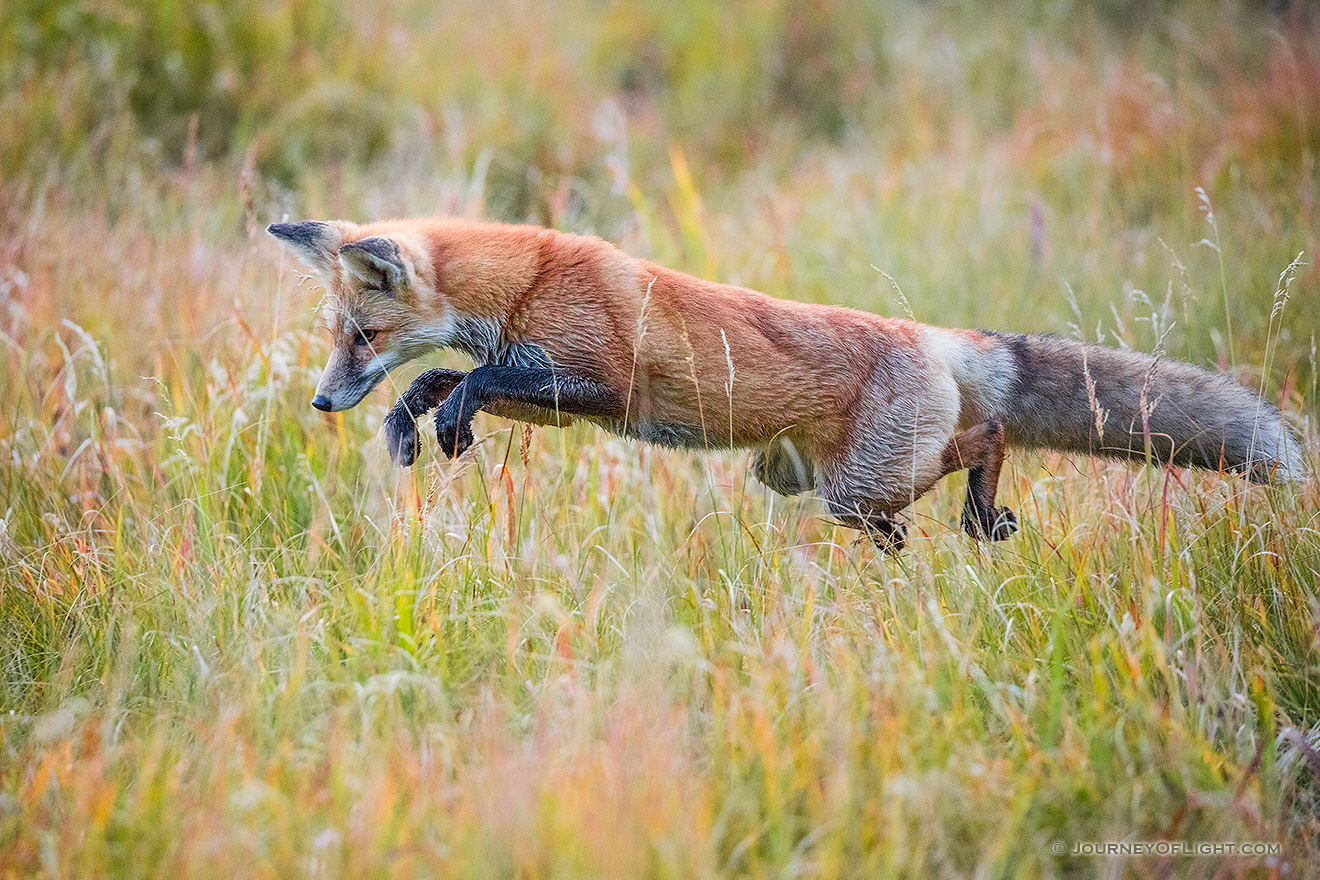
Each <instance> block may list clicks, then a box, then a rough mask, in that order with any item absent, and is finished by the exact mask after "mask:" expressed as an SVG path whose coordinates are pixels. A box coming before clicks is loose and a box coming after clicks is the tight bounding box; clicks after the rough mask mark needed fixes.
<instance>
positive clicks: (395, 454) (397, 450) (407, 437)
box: [382, 406, 419, 467]
mask: <svg viewBox="0 0 1320 880" xmlns="http://www.w3.org/2000/svg"><path fill="white" fill-rule="evenodd" d="M382 430H383V431H384V433H385V448H386V449H388V450H389V453H390V461H392V462H394V464H395V465H397V466H398V467H408V466H410V465H411V464H412V463H413V462H414V461H416V460H417V452H418V449H419V444H418V442H417V420H416V419H414V418H413V417H412V416H411V415H410V414H409V413H408V410H407V408H405V407H403V406H395V407H394V409H392V410H390V411H389V414H388V415H386V416H385V424H384V426H383V428H382Z"/></svg>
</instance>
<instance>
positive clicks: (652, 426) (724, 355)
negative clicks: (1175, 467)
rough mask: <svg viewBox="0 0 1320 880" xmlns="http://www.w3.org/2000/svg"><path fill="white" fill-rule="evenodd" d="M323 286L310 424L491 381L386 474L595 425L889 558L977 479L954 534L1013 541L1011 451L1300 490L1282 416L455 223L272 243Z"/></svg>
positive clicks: (1143, 375)
mask: <svg viewBox="0 0 1320 880" xmlns="http://www.w3.org/2000/svg"><path fill="white" fill-rule="evenodd" d="M268 231H269V232H270V234H271V235H273V236H275V237H276V238H277V239H278V240H279V241H280V242H281V243H282V244H283V245H284V246H286V247H287V248H289V249H290V250H291V251H292V252H293V253H294V254H296V255H297V256H298V258H299V259H301V260H302V262H303V263H305V264H306V265H307V266H308V267H309V268H310V269H311V270H312V271H313V272H314V273H315V275H316V276H317V277H318V278H319V280H320V281H321V282H322V283H323V284H324V285H325V288H326V290H327V296H326V297H325V299H324V300H323V303H322V313H323V316H324V318H325V320H326V322H327V323H328V325H329V327H330V331H331V333H332V335H333V348H332V352H331V355H330V359H329V362H328V363H327V364H326V367H325V372H324V373H323V374H322V375H321V379H320V381H319V382H318V383H317V386H316V396H315V397H314V398H313V399H312V405H313V406H314V407H316V408H317V409H320V410H324V411H326V412H335V411H338V410H344V409H348V408H350V407H352V406H355V405H356V404H357V403H358V402H359V401H361V400H362V398H363V397H365V396H366V394H367V392H369V391H370V390H371V389H372V388H373V387H375V386H376V384H377V383H378V382H380V381H381V379H383V378H384V377H385V375H386V374H387V373H388V372H389V371H391V370H393V369H394V368H396V367H398V366H400V365H401V364H403V363H405V362H407V361H410V360H412V359H413V358H416V357H420V356H421V355H424V354H427V353H428V352H431V351H433V350H435V349H437V348H454V349H458V350H459V351H461V352H463V353H465V354H467V355H469V356H470V357H471V358H472V360H473V361H474V362H475V363H476V364H477V366H476V367H475V368H474V369H473V370H472V371H471V372H469V373H461V372H455V371H452V370H430V371H428V372H426V373H424V374H422V375H421V376H420V377H419V378H418V379H417V380H416V381H415V382H413V384H412V386H411V387H410V388H409V389H408V390H407V392H405V393H404V394H403V395H402V396H401V397H400V398H399V400H398V402H397V403H396V404H395V406H394V408H393V409H392V410H391V411H390V413H389V415H388V416H387V417H386V420H385V438H386V442H387V445H388V448H389V451H390V455H391V457H392V458H393V459H394V461H395V462H396V463H398V464H400V465H404V466H407V465H410V464H412V463H413V461H414V459H415V458H416V456H417V450H418V443H417V432H416V424H415V419H416V418H417V417H418V416H420V415H423V414H424V413H426V412H427V411H429V410H431V409H432V408H436V407H438V408H437V409H436V414H435V427H436V433H437V435H438V437H439V440H440V448H441V450H442V451H444V453H445V454H446V455H450V456H454V455H458V454H459V453H461V452H463V451H464V450H465V449H467V448H468V447H469V446H470V445H471V444H472V440H473V437H472V419H473V416H474V415H475V414H476V412H477V411H478V410H485V411H487V412H490V413H494V414H495V415H499V416H506V417H508V418H513V419H518V420H522V421H527V422H533V423H535V424H540V425H566V424H568V423H570V422H571V421H573V420H576V419H582V420H585V421H589V422H592V423H594V424H596V425H599V426H601V427H602V428H605V429H606V430H608V431H611V432H614V433H616V434H621V435H623V436H626V437H632V438H635V439H638V440H645V441H648V442H651V443H658V444H662V445H665V446H673V447H687V448H710V447H728V446H737V447H749V448H751V449H754V450H755V460H754V465H753V466H754V470H755V473H756V476H757V478H758V479H760V480H761V482H763V483H765V484H766V485H767V486H769V487H770V488H771V489H773V490H774V491H776V492H778V493H780V494H783V495H797V494H800V493H804V492H807V491H812V490H814V491H815V492H816V493H817V494H818V495H819V496H820V497H821V498H822V499H823V500H824V502H825V504H826V506H827V507H828V509H829V511H830V513H831V514H833V515H834V516H835V517H836V518H837V519H838V520H839V521H840V522H841V523H843V524H845V525H847V526H850V527H852V528H857V529H861V530H864V531H865V532H866V533H867V534H868V535H870V536H871V538H872V539H873V540H875V542H876V543H877V544H878V545H880V546H881V547H883V548H885V549H887V550H890V551H893V552H897V551H898V550H899V549H901V547H902V546H903V542H904V538H905V536H906V526H905V525H904V524H903V523H902V522H901V521H900V520H899V519H898V514H899V513H900V511H902V510H903V509H904V508H905V507H907V506H908V505H910V504H911V503H912V502H913V501H914V500H915V499H916V498H917V497H919V496H921V495H922V494H924V493H925V492H926V491H927V490H929V489H930V488H931V487H932V486H933V485H934V484H935V483H936V482H937V481H938V480H939V479H941V478H942V477H944V476H946V475H948V474H950V473H952V472H954V471H958V470H962V469H964V468H966V469H968V471H969V477H968V483H967V498H966V503H965V505H964V507H963V511H962V525H963V528H965V529H966V530H967V532H968V533H969V534H971V535H972V536H974V537H977V538H990V539H996V540H997V539H1002V538H1006V537H1008V536H1009V535H1010V534H1012V533H1013V532H1014V531H1016V529H1017V520H1016V518H1015V516H1014V515H1013V513H1012V511H1010V510H1008V509H1007V508H1004V507H996V506H995V491H996V484H997V483H998V480H999V471H1000V467H1001V465H1002V464H1003V460H1004V448H1005V446H1006V445H1008V446H1020V447H1044V448H1050V449H1057V450H1063V451H1068V452H1084V453H1089V454H1093V455H1107V456H1116V457H1121V458H1132V459H1142V460H1147V459H1148V458H1149V459H1151V460H1154V461H1157V462H1160V463H1163V464H1170V463H1172V464H1179V465H1193V466H1196V467H1202V468H1208V469H1211V470H1219V471H1229V472H1234V473H1238V474H1243V475H1245V476H1247V477H1248V478H1250V479H1252V480H1255V481H1259V482H1264V481H1267V480H1269V479H1271V478H1274V477H1281V478H1286V479H1297V478H1300V477H1301V476H1302V475H1303V473H1304V471H1305V464H1304V462H1303V458H1302V451H1301V446H1300V443H1299V442H1298V441H1297V440H1296V439H1295V438H1294V437H1292V436H1291V435H1290V434H1289V432H1288V430H1287V428H1286V427H1285V425H1284V422H1283V417H1282V415H1281V413H1280V411H1279V410H1278V409H1277V408H1276V407H1274V406H1273V405H1271V404H1270V403H1267V402H1266V401H1264V400H1263V399H1261V398H1260V397H1259V396H1258V395H1257V394H1255V393H1254V392H1252V391H1250V390H1248V389H1247V388H1244V387H1243V386H1241V385H1239V384H1238V383H1236V382H1234V381H1233V380H1232V379H1231V378H1229V377H1227V376H1224V375H1217V374H1214V373H1210V372H1208V371H1206V370H1203V369H1200V368H1198V367H1194V366H1191V365H1189V364H1185V363H1180V362H1177V361H1170V360H1162V359H1156V358H1154V357H1152V356H1150V355H1146V354H1140V353H1137V352H1133V351H1119V350H1116V349H1111V348H1105V347H1103V346H1098V345H1086V344H1082V343H1079V342H1073V341H1068V340H1064V339H1059V338H1055V337H1051V336H1024V335H1018V334H1012V333H999V332H993V331H977V330H946V329H942V328H938V327H930V326H926V325H924V324H918V323H915V322H912V321H903V320H895V319H892V318H882V317H878V316H876V315H872V314H868V313H866V312H861V311H857V310H854V309H849V308H843V307H841V306H824V305H808V304H804V303H798V302H791V301H786V300H779V299H774V298H772V297H769V296H766V295H765V294H762V293H758V292H756V291H752V290H746V289H744V288H740V287H734V286H731V285H728V284H716V283H714V282H711V281H704V280H702V279H700V278H695V277H693V276H691V275H685V274H683V273H681V272H676V271H673V270H671V269H666V268H665V267H663V266H659V265H656V264H655V263H651V262H648V261H646V260H640V259H636V258H634V257H631V256H629V255H628V254H626V253H624V252H623V251H621V250H619V249H618V248H616V247H614V246H613V245H611V244H609V243H607V242H605V241H602V240H600V239H598V238H588V237H583V236H579V235H570V234H567V233H563V232H557V231H554V230H551V229H543V228H539V227H534V226H512V225H504V224H496V223H477V222H471V221H467V220H459V219H425V220H420V219H419V220H398V221H387V222H381V223H372V224H369V225H365V226H358V225H356V224H354V223H350V222H346V221H333V222H313V221H309V222H303V223H277V224H275V225H272V226H270V227H269V229H268Z"/></svg>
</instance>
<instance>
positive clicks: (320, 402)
mask: <svg viewBox="0 0 1320 880" xmlns="http://www.w3.org/2000/svg"><path fill="white" fill-rule="evenodd" d="M312 406H314V407H316V408H317V409H319V410H320V411H321V412H330V398H328V397H326V396H325V395H324V394H318V395H316V396H315V397H313V398H312Z"/></svg>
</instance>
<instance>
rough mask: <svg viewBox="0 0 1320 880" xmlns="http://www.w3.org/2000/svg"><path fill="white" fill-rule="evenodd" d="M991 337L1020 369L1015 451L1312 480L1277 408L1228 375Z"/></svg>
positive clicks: (1011, 438)
mask: <svg viewBox="0 0 1320 880" xmlns="http://www.w3.org/2000/svg"><path fill="white" fill-rule="evenodd" d="M991 335H992V336H993V337H995V338H996V339H998V340H999V341H1000V342H1001V343H1002V344H1003V346H1004V347H1005V348H1006V349H1007V350H1008V352H1009V353H1010V355H1011V360H1012V363H1013V367H1014V370H1013V376H1012V377H1011V379H1010V382H1009V388H1008V389H1007V390H1006V393H1005V394H1004V395H1003V396H1002V397H1001V400H1002V401H1003V403H1002V405H1001V408H1002V409H1003V412H1002V413H1000V414H999V418H1000V420H1001V421H1002V422H1003V423H1004V428H1005V432H1006V434H1007V440H1008V442H1009V443H1011V444H1014V445H1018V446H1029V447H1046V448H1051V449H1060V450H1065V451H1072V452H1086V453H1090V454H1093V455H1107V456H1114V457H1118V458H1131V459H1140V460H1143V461H1144V460H1147V458H1148V457H1149V459H1150V460H1151V461H1155V462H1158V463H1160V464H1168V463H1173V464H1179V465H1192V466H1195V467H1202V468H1208V469H1210V470H1218V471H1229V472H1233V473H1239V474H1244V475H1246V476H1247V477H1249V478H1250V479H1252V480H1255V481H1257V482H1266V481H1269V480H1271V479H1282V480H1299V479H1301V478H1302V477H1304V476H1305V474H1306V470H1307V468H1306V462H1305V459H1304V458H1303V455H1302V445H1301V442H1300V441H1299V440H1297V438H1296V437H1294V436H1293V435H1292V433H1291V432H1290V431H1289V430H1288V428H1287V426H1286V425H1285V424H1284V421H1283V415H1282V413H1280V412H1279V409H1278V408H1277V407H1275V406H1274V405H1273V404H1271V403H1269V402H1267V401H1265V400H1263V399H1262V398H1261V397H1260V396H1259V395H1257V394H1256V393H1255V392H1254V391H1252V390H1250V389H1248V388H1245V387H1243V386H1242V385H1239V384H1238V383H1237V382H1235V381H1233V379H1231V378H1230V377H1228V376H1225V375H1223V374H1216V373H1211V372H1209V371H1208V370H1203V369H1201V368H1199V367H1194V366H1192V365H1191V364H1185V363H1182V362H1180V361H1175V360H1168V359H1163V358H1161V359H1159V360H1157V359H1156V358H1155V357H1153V356H1151V355H1148V354H1142V353H1140V352H1134V351H1121V350H1119V349H1114V348H1105V347H1104V346H1100V345H1086V344H1083V343H1080V342H1074V341H1071V340H1066V339H1059V338H1056V337H1051V336H1020V335H1015V334H1007V333H995V334H991Z"/></svg>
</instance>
